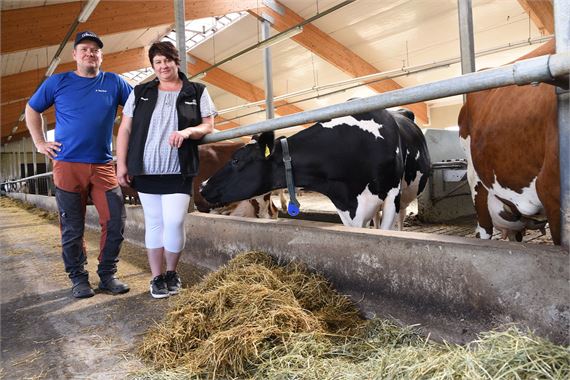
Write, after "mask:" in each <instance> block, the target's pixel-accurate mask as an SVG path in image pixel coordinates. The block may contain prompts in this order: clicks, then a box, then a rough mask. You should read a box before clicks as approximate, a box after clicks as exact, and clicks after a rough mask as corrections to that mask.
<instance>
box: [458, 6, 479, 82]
mask: <svg viewBox="0 0 570 380" xmlns="http://www.w3.org/2000/svg"><path fill="white" fill-rule="evenodd" d="M457 13H458V15H459V43H460V46H461V74H468V73H472V72H474V71H475V43H474V42H473V10H472V7H471V0H457Z"/></svg>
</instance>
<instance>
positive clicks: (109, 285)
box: [99, 276, 131, 294]
mask: <svg viewBox="0 0 570 380" xmlns="http://www.w3.org/2000/svg"><path fill="white" fill-rule="evenodd" d="M99 289H101V290H103V291H106V292H110V293H113V294H123V293H126V292H128V291H129V290H131V289H130V288H129V285H127V284H125V283H124V282H121V281H119V279H118V278H117V277H115V276H111V277H105V278H102V279H101V282H99Z"/></svg>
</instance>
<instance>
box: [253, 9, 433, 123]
mask: <svg viewBox="0 0 570 380" xmlns="http://www.w3.org/2000/svg"><path fill="white" fill-rule="evenodd" d="M280 6H282V7H283V9H284V11H285V12H284V14H283V15H281V14H279V13H277V12H275V11H273V9H271V8H269V7H262V8H257V9H252V10H250V11H249V12H250V13H251V14H252V15H254V16H255V17H261V15H262V13H267V14H269V15H270V16H271V17H272V18H273V19H274V24H273V25H272V27H273V28H275V29H276V30H278V31H280V32H282V31H284V30H287V29H289V28H291V27H293V26H295V25H298V24H300V23H302V22H303V21H305V20H304V19H303V18H302V17H301V16H299V15H297V14H296V13H295V12H293V11H292V10H290V9H289V8H287V7H285V6H284V5H283V4H280ZM292 39H293V40H294V41H296V42H297V43H298V44H300V45H302V46H303V47H305V48H306V49H308V50H310V51H311V52H313V53H314V54H316V55H318V56H319V57H321V58H322V59H324V60H325V61H327V62H329V63H330V64H332V65H333V66H335V67H337V68H338V69H340V70H341V71H343V72H345V73H346V74H348V75H350V76H353V77H360V76H363V75H369V74H374V73H377V72H378V71H379V70H378V69H376V68H375V67H374V66H372V65H371V64H369V63H368V62H366V61H365V60H364V59H362V58H361V57H359V56H358V55H356V54H355V53H353V52H352V51H351V50H350V49H348V48H346V47H345V46H344V45H342V44H341V43H339V42H338V41H336V40H335V39H333V38H332V37H330V36H328V35H327V34H326V33H324V32H322V31H321V30H320V29H318V28H317V27H315V26H314V25H311V24H307V25H305V26H303V32H302V33H300V34H297V35H296V36H294V37H292ZM368 87H370V88H372V89H374V90H375V91H377V92H386V91H392V90H397V89H400V88H402V86H400V85H399V84H398V83H396V82H395V81H393V80H392V79H386V80H383V81H379V82H376V83H372V84H369V85H368ZM406 107H407V108H410V109H411V110H412V111H413V112H414V114H415V115H416V118H418V119H419V120H420V121H422V122H423V123H428V120H429V119H428V114H427V106H426V104H425V103H414V104H409V105H406Z"/></svg>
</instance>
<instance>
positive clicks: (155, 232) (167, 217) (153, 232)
mask: <svg viewBox="0 0 570 380" xmlns="http://www.w3.org/2000/svg"><path fill="white" fill-rule="evenodd" d="M139 199H140V200H141V204H142V206H143V211H144V224H145V245H146V247H147V248H149V249H154V248H162V247H164V249H165V250H166V251H168V252H172V253H179V252H180V251H182V249H183V248H184V244H185V243H186V233H185V230H184V220H185V218H186V213H187V212H188V205H189V203H190V195H188V194H146V193H140V192H139Z"/></svg>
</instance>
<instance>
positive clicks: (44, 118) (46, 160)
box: [42, 113, 115, 197]
mask: <svg viewBox="0 0 570 380" xmlns="http://www.w3.org/2000/svg"><path fill="white" fill-rule="evenodd" d="M42 131H43V133H44V139H46V141H47V118H46V117H45V115H44V114H43V113H42ZM113 146H115V145H113ZM44 162H45V163H46V173H47V172H49V171H50V169H49V164H50V160H49V158H48V156H46V155H45V154H44ZM51 178H52V177H46V187H47V195H48V197H51V181H52V179H51Z"/></svg>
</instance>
